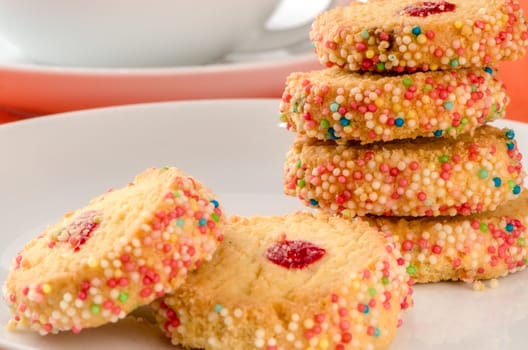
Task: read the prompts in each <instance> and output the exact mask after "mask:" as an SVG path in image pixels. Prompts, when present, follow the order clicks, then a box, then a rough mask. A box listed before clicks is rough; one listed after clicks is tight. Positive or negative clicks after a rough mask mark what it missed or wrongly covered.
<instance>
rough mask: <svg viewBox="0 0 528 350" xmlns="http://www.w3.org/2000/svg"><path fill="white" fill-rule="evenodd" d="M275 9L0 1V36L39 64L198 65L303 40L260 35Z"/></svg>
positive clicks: (282, 33)
mask: <svg viewBox="0 0 528 350" xmlns="http://www.w3.org/2000/svg"><path fill="white" fill-rule="evenodd" d="M305 1H309V0H305ZM310 1H315V0H310ZM327 1H328V0H327ZM279 2H280V0H44V1H43V0H0V35H1V36H3V37H4V39H6V40H7V41H8V42H10V43H11V44H12V45H14V46H15V47H16V48H17V49H18V50H19V51H20V52H21V53H22V54H23V55H24V56H26V57H27V58H28V59H30V60H31V61H34V62H37V63H46V64H54V65H65V66H85V67H134V66H136V67H145V66H176V65H199V64H204V63H208V62H213V61H215V60H217V59H219V58H221V57H223V56H225V55H226V54H228V53H230V52H233V51H234V50H236V49H237V47H239V46H243V47H244V51H246V52H247V51H248V50H249V51H259V50H267V49H271V48H279V47H284V46H286V45H290V44H293V43H295V42H300V41H301V40H307V39H308V31H309V23H305V24H303V25H301V26H298V27H295V28H290V29H282V30H274V31H269V30H266V29H265V24H266V22H267V20H268V19H269V18H270V17H271V15H272V14H273V13H274V10H275V8H276V7H277V5H278V3H279ZM332 5H333V1H331V2H330V4H329V6H332Z"/></svg>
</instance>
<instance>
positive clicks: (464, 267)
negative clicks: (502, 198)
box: [343, 191, 528, 283]
mask: <svg viewBox="0 0 528 350" xmlns="http://www.w3.org/2000/svg"><path fill="white" fill-rule="evenodd" d="M343 215H344V216H347V211H346V210H345V211H344V212H343ZM364 219H365V220H366V221H367V222H369V223H370V224H372V225H374V226H376V227H379V228H380V229H381V230H382V231H383V232H388V233H391V234H392V235H393V239H394V241H395V243H396V246H397V247H398V249H400V251H401V253H402V256H403V259H404V260H405V263H406V268H407V272H408V273H409V275H410V276H411V278H412V279H413V280H414V281H416V282H421V283H424V282H437V281H442V280H463V281H467V282H472V281H475V280H481V279H492V278H496V277H501V276H504V275H506V274H509V273H514V272H517V271H520V270H523V269H525V268H526V264H527V258H528V255H527V254H528V250H527V244H528V231H527V226H528V194H527V193H526V191H523V193H522V194H521V196H520V197H519V198H518V199H516V200H514V201H510V202H508V203H506V204H505V205H503V206H501V207H499V209H497V210H495V211H493V212H487V213H482V214H478V215H473V216H469V217H462V216H457V217H454V218H452V217H449V218H445V217H441V218H418V219H407V218H387V217H374V216H367V217H365V218H364Z"/></svg>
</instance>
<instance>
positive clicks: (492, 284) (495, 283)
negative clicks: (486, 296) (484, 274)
mask: <svg viewBox="0 0 528 350" xmlns="http://www.w3.org/2000/svg"><path fill="white" fill-rule="evenodd" d="M498 285H499V280H498V279H496V278H493V279H491V280H490V281H489V286H490V288H493V289H495V288H497V286H498Z"/></svg>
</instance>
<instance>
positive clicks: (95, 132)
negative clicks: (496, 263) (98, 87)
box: [0, 100, 528, 350]
mask: <svg viewBox="0 0 528 350" xmlns="http://www.w3.org/2000/svg"><path fill="white" fill-rule="evenodd" d="M278 105H279V101H278V100H222V101H202V102H178V103H167V104H152V105H138V106H129V107H121V108H110V109H102V110H92V111H84V112H77V113H71V114H66V115H58V116H52V117H44V118H37V119H32V120H26V121H22V122H16V123H11V124H6V125H3V126H0V164H1V167H0V194H1V195H0V213H2V214H1V220H0V233H1V235H0V280H1V281H2V282H3V280H4V279H5V276H6V273H7V270H8V267H9V266H10V263H11V261H12V259H13V258H14V257H15V254H16V252H17V251H18V250H19V249H20V248H21V247H22V246H23V244H24V243H25V242H26V241H27V240H29V239H30V238H31V237H33V236H34V235H36V234H37V233H38V232H39V231H40V230H41V229H42V228H44V227H45V225H46V224H50V223H53V222H54V221H56V220H57V219H58V218H59V217H60V216H62V214H63V213H64V212H65V211H67V210H70V209H74V208H76V207H79V206H81V205H83V204H85V203H86V202H87V200H88V199H89V198H91V197H93V196H95V195H97V194H99V193H101V192H103V191H105V190H107V189H108V188H110V187H118V186H121V185H123V184H125V183H127V182H128V181H129V180H130V179H131V178H132V177H133V176H134V175H135V174H136V173H138V172H140V171H142V170H143V169H144V168H146V167H149V166H164V165H175V166H178V167H180V168H182V169H184V170H185V171H187V172H189V173H191V174H193V175H194V176H196V177H197V178H199V179H201V180H202V181H204V182H205V183H207V184H208V185H209V186H210V187H211V188H212V189H213V190H214V191H215V192H217V194H218V196H219V197H220V198H221V199H222V201H223V203H224V205H225V207H226V209H227V211H228V212H229V213H237V214H242V215H252V214H261V215H266V214H281V213H285V212H288V211H291V210H295V209H300V208H302V206H301V205H300V203H299V202H298V201H297V199H294V198H290V197H286V196H285V195H283V194H282V169H283V168H282V166H283V160H284V154H285V152H286V151H287V149H288V147H289V144H290V142H291V141H292V140H293V135H292V134H290V133H288V132H286V131H285V130H283V129H281V128H279V127H278V123H277V121H278ZM501 124H503V125H507V126H510V127H513V128H514V129H515V130H516V132H517V134H518V135H519V137H518V140H519V142H520V148H521V150H524V151H527V150H528V125H527V124H521V123H515V122H502V123H501ZM527 290H528V272H520V273H518V274H515V275H512V276H509V277H507V278H503V279H501V280H500V284H499V287H498V288H497V289H487V290H486V291H484V292H474V291H472V290H471V288H470V287H469V286H467V285H465V284H462V283H439V284H434V285H420V286H416V288H415V297H416V298H415V300H416V306H415V307H414V308H413V309H411V310H410V311H409V312H408V313H407V314H406V316H405V322H404V325H403V327H402V328H401V329H400V332H399V333H398V335H397V338H396V340H395V342H394V344H393V346H392V347H391V350H436V349H450V350H467V349H480V350H492V349H493V350H495V349H497V350H499V349H500V350H503V349H508V350H516V349H519V350H520V349H525V348H526V341H527V340H528V336H527V335H526V329H527V328H528V293H526V291H527ZM8 319H9V314H8V310H7V307H6V306H5V305H4V304H3V303H2V304H1V305H0V323H1V324H5V323H6V322H7V321H8ZM0 347H1V348H7V349H28V348H36V349H58V350H61V349H101V348H112V349H127V350H133V349H144V348H157V349H165V348H166V349H175V348H174V347H172V346H170V345H169V343H168V342H167V341H166V340H164V339H163V337H162V336H160V335H159V333H158V332H157V331H156V329H153V328H151V327H149V326H148V325H147V324H138V323H135V322H131V321H128V322H120V323H117V324H115V325H110V326H105V327H101V328H99V329H92V330H85V331H83V332H82V333H81V334H80V335H78V336H75V335H72V334H67V333H65V334H60V335H58V336H47V337H40V336H37V335H33V334H27V333H26V334H19V333H11V332H8V331H6V330H5V329H4V328H2V329H0Z"/></svg>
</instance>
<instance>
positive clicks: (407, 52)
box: [310, 0, 528, 73]
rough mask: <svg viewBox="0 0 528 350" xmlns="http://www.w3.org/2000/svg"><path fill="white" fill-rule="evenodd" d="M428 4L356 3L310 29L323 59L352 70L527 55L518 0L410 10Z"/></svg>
mask: <svg viewBox="0 0 528 350" xmlns="http://www.w3.org/2000/svg"><path fill="white" fill-rule="evenodd" d="M424 3H425V2H422V1H416V0H395V1H371V2H366V3H365V2H352V3H351V4H350V5H348V6H345V7H339V8H336V9H333V10H330V11H327V12H324V13H322V14H321V15H319V16H318V18H317V19H316V20H315V21H314V23H313V26H312V30H311V32H310V37H311V40H312V42H313V44H314V47H315V51H316V53H317V55H318V57H319V60H320V61H321V63H323V64H324V65H326V66H328V67H331V66H334V65H336V66H339V67H341V68H344V69H347V70H350V71H359V70H362V71H374V72H380V73H381V72H387V71H394V72H398V73H402V72H409V73H412V72H415V71H429V70H433V71H434V70H438V69H441V70H446V69H458V68H464V67H486V66H490V65H495V64H496V63H497V62H499V61H503V60H513V59H518V58H520V57H522V56H523V55H524V54H525V50H526V46H527V45H528V30H527V24H526V19H525V17H524V14H523V11H522V8H521V6H520V5H519V2H518V1H517V0H486V1H480V0H449V1H431V3H445V4H447V3H448V4H450V5H453V6H452V7H453V8H452V9H451V10H450V11H438V12H436V13H435V12H431V13H425V12H423V11H422V12H421V13H422V15H413V13H411V12H412V11H411V10H412V9H413V8H420V7H423V5H424ZM444 9H446V7H444Z"/></svg>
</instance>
